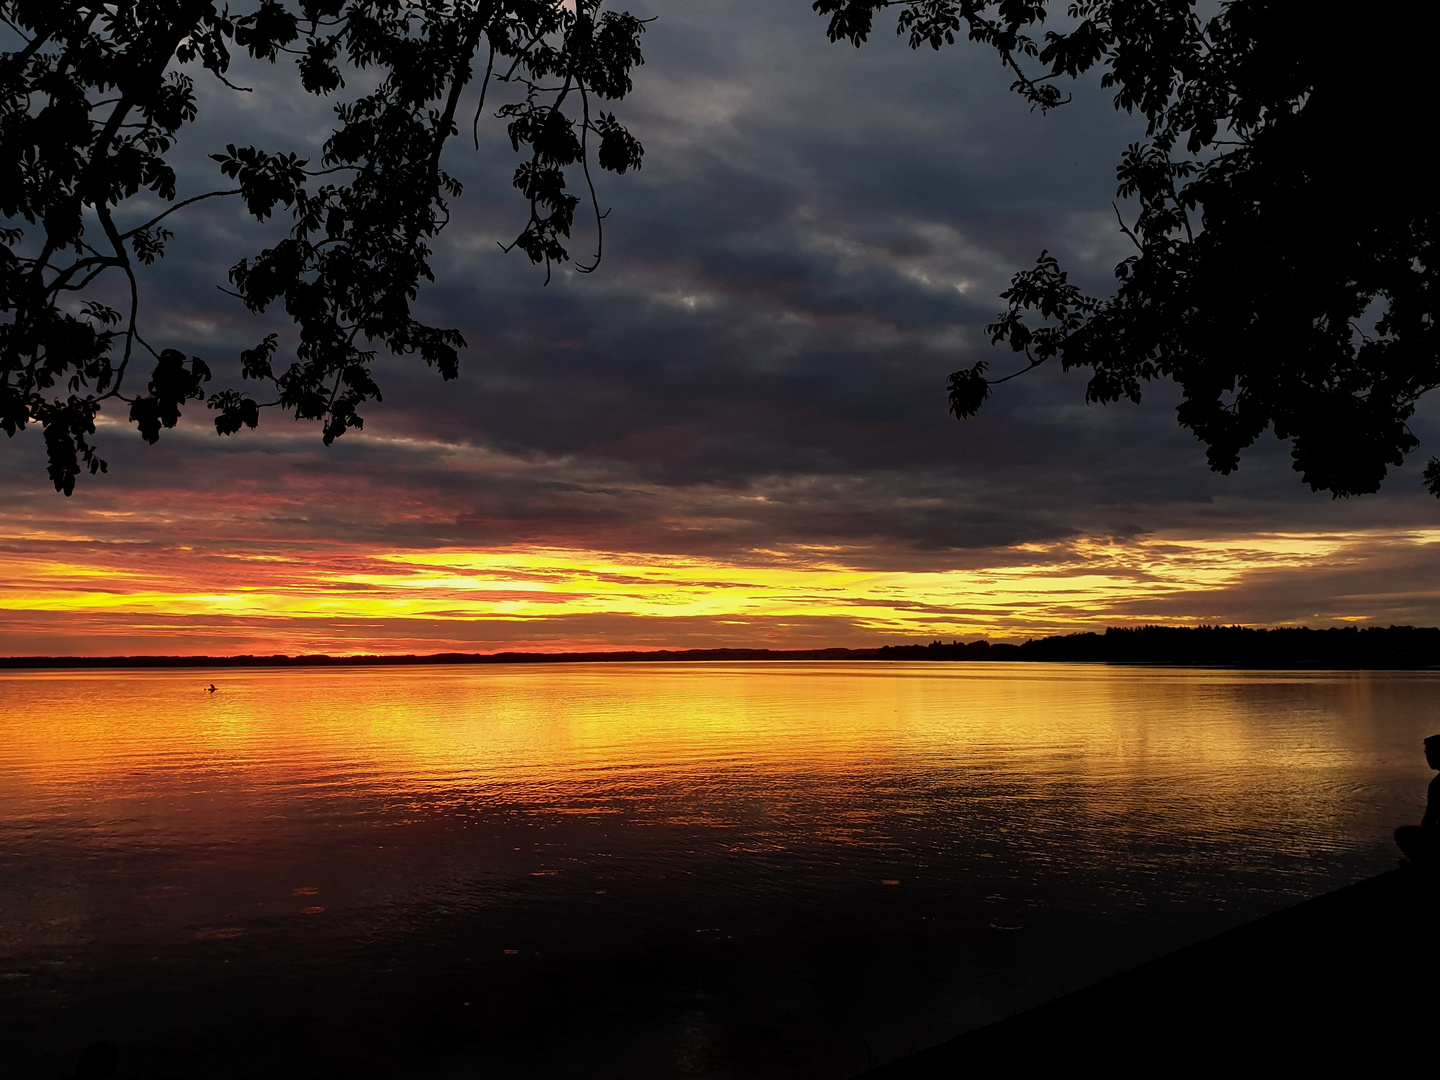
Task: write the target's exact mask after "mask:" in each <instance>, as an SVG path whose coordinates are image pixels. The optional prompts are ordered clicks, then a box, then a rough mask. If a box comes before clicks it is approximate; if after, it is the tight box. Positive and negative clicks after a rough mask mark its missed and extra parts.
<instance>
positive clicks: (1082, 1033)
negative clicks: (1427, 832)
mask: <svg viewBox="0 0 1440 1080" xmlns="http://www.w3.org/2000/svg"><path fill="white" fill-rule="evenodd" d="M1437 903H1440V876H1437V875H1436V874H1434V873H1430V872H1426V871H1423V870H1420V869H1419V868H1414V867H1411V868H1403V869H1400V870H1392V871H1390V872H1389V873H1386V874H1381V875H1380V876H1379V877H1374V878H1370V879H1368V880H1366V881H1360V882H1357V883H1356V884H1354V885H1349V886H1346V887H1345V888H1342V889H1338V890H1336V891H1335V892H1332V893H1327V894H1325V895H1323V896H1318V897H1316V898H1315V899H1313V900H1306V901H1304V902H1303V903H1300V904H1297V905H1295V906H1294V907H1290V908H1286V909H1284V910H1282V911H1277V912H1275V913H1274V914H1271V915H1266V916H1263V917H1262V918H1259V919H1256V920H1255V921H1253V922H1249V923H1245V924H1244V925H1242V926H1237V927H1235V928H1234V929H1232V930H1227V931H1225V932H1224V933H1221V934H1218V935H1216V936H1215V937H1212V938H1208V939H1206V940H1204V941H1200V942H1198V943H1196V944H1194V945H1191V946H1189V947H1187V948H1183V949H1180V950H1178V951H1176V952H1173V953H1169V954H1168V955H1165V956H1161V957H1159V958H1158V959H1155V960H1151V961H1149V962H1147V963H1144V964H1141V965H1140V966H1139V967H1136V968H1132V969H1131V970H1129V971H1126V972H1122V973H1121V974H1119V975H1114V976H1111V977H1110V978H1108V979H1102V980H1101V981H1100V982H1098V983H1094V984H1093V985H1091V986H1088V987H1085V988H1084V989H1082V990H1077V991H1075V992H1074V993H1071V994H1066V995H1065V996H1063V997H1060V998H1056V999H1055V1000H1053V1001H1049V1002H1046V1003H1045V1004H1043V1005H1037V1006H1036V1007H1034V1008H1032V1009H1027V1010H1025V1011H1024V1012H1020V1013H1017V1014H1015V1015H1014V1016H1010V1017H1007V1018H1006V1019H1004V1020H1000V1021H998V1022H996V1023H993V1024H988V1025H986V1026H984V1027H980V1028H976V1029H975V1030H973V1031H969V1032H966V1033H965V1034H963V1035H960V1036H958V1037H956V1038H954V1039H951V1040H950V1041H949V1042H945V1043H941V1044H939V1045H938V1046H932V1047H930V1048H929V1049H926V1050H920V1051H919V1052H917V1053H913V1054H911V1055H910V1056H908V1057H904V1058H901V1059H899V1060H897V1061H892V1062H890V1063H889V1064H887V1065H883V1066H881V1067H880V1068H878V1069H874V1070H871V1071H869V1072H866V1073H863V1074H861V1075H862V1077H863V1078H864V1080H932V1078H933V1080H939V1078H941V1077H946V1078H948V1077H959V1076H961V1075H965V1076H974V1075H982V1074H984V1073H986V1072H988V1071H994V1072H996V1073H997V1074H1010V1075H1026V1074H1028V1073H1030V1072H1032V1071H1034V1070H1036V1069H1047V1068H1056V1069H1062V1068H1063V1069H1065V1070H1066V1071H1074V1070H1075V1069H1076V1068H1077V1067H1079V1066H1081V1065H1091V1066H1097V1065H1099V1066H1103V1067H1104V1068H1106V1069H1107V1070H1108V1071H1110V1072H1112V1073H1114V1072H1117V1071H1118V1072H1119V1074H1120V1075H1148V1074H1151V1073H1152V1072H1157V1071H1158V1072H1160V1073H1170V1074H1173V1075H1181V1076H1194V1075H1201V1074H1202V1073H1203V1074H1206V1075H1209V1074H1212V1073H1213V1074H1217V1075H1235V1074H1238V1075H1256V1074H1258V1072H1259V1071H1260V1070H1262V1069H1264V1068H1267V1067H1273V1068H1275V1069H1278V1070H1280V1071H1279V1072H1278V1075H1296V1071H1297V1070H1298V1069H1301V1068H1306V1067H1315V1068H1317V1069H1318V1070H1319V1071H1320V1074H1321V1075H1325V1074H1328V1073H1331V1072H1332V1071H1333V1070H1335V1069H1337V1068H1342V1067H1345V1066H1346V1065H1355V1064H1360V1063H1363V1066H1364V1070H1363V1071H1364V1072H1380V1073H1382V1074H1383V1073H1384V1072H1385V1071H1387V1069H1390V1068H1393V1067H1395V1066H1397V1065H1403V1064H1407V1063H1419V1062H1422V1061H1423V1060H1426V1059H1425V1058H1424V1057H1423V1056H1422V1055H1423V1054H1424V1053H1425V1051H1424V1050H1423V1049H1422V1048H1421V1047H1420V1046H1418V1045H1416V1044H1415V1043H1413V1042H1411V1041H1410V1040H1409V1039H1407V1038H1406V1037H1404V1036H1403V1035H1401V1034H1399V1033H1403V1032H1409V1031H1416V1032H1419V1031H1426V1030H1430V1026H1431V1023H1432V1013H1433V1010H1434V1002H1433V998H1432V997H1431V996H1430V995H1429V994H1428V993H1427V992H1426V988H1427V987H1428V986H1429V981H1430V980H1429V973H1428V965H1429V964H1431V963H1432V962H1433V961H1432V957H1431V956H1430V955H1429V953H1428V952H1427V951H1426V950H1427V948H1428V942H1429V941H1430V940H1431V938H1432V936H1433V926H1434V913H1435V911H1436V906H1437Z"/></svg>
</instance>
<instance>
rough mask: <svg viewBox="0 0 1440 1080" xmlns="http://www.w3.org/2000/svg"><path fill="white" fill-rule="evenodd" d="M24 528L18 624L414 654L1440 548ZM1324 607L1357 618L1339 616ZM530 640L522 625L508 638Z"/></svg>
mask: <svg viewBox="0 0 1440 1080" xmlns="http://www.w3.org/2000/svg"><path fill="white" fill-rule="evenodd" d="M27 539H29V538H27V537H11V538H9V541H10V542H9V543H8V545H7V547H8V548H9V550H7V551H4V552H0V613H4V614H5V615H6V616H8V617H9V618H10V619H11V620H12V621H18V620H20V619H23V617H24V615H25V613H27V612H28V613H45V614H46V615H48V616H51V617H53V618H55V619H58V620H60V621H59V623H57V624H56V625H63V624H64V621H65V619H66V618H67V617H73V618H76V619H82V618H86V617H101V616H103V617H104V618H106V619H107V620H109V623H108V624H107V625H109V626H110V627H111V629H110V631H108V632H109V633H111V634H112V635H115V636H123V634H124V629H125V625H126V624H127V623H133V624H134V626H136V627H137V628H147V627H148V628H149V629H150V631H158V632H159V633H160V635H161V636H162V637H164V636H166V632H165V631H164V629H163V628H164V626H165V625H166V620H175V619H181V620H188V621H190V623H191V624H192V625H205V624H207V623H210V622H217V621H218V622H224V621H229V622H235V621H240V622H243V621H245V620H264V621H266V623H267V624H268V625H269V626H270V627H271V628H272V631H273V627H274V626H275V625H276V624H277V623H281V624H289V625H290V626H292V628H293V630H294V633H293V634H288V635H287V634H281V635H280V636H279V638H278V640H280V641H281V642H282V643H283V644H285V645H286V646H287V647H290V648H294V647H295V642H297V641H301V642H302V643H303V640H304V639H305V638H306V633H307V631H306V629H305V627H306V625H307V624H311V623H316V622H318V621H322V620H329V621H334V620H361V621H366V620H368V621H374V622H384V623H385V624H386V625H388V626H390V627H392V637H395V638H396V641H395V643H393V644H387V641H386V639H385V637H384V635H383V634H379V635H376V634H370V635H362V637H363V640H356V641H355V642H354V643H353V644H349V645H348V646H347V644H346V643H345V642H344V641H341V642H339V643H338V644H339V645H340V648H339V649H337V648H335V645H336V644H337V642H335V641H333V640H332V641H329V643H328V644H327V645H326V648H327V649H328V651H349V652H377V651H378V652H386V651H415V644H414V642H415V635H412V634H410V633H407V632H404V631H395V630H393V628H394V627H406V626H410V627H416V628H418V627H421V626H428V627H441V628H443V627H445V626H451V627H456V628H463V627H468V629H467V632H466V633H465V634H464V635H461V636H464V637H466V638H467V639H468V640H472V641H478V640H483V634H482V635H480V636H477V634H476V633H475V629H476V627H477V626H483V625H487V624H488V625H492V626H499V625H501V624H510V625H511V627H512V630H513V628H514V627H516V626H520V627H524V626H526V625H530V626H533V627H534V628H536V629H537V630H539V629H541V628H542V627H543V626H544V625H545V624H547V623H550V622H553V621H555V620H557V619H560V618H562V617H563V618H564V619H566V620H569V621H570V622H572V623H573V622H575V621H576V620H577V619H580V620H583V619H586V618H591V619H595V618H615V617H623V618H631V619H643V620H650V621H652V622H653V623H654V632H653V638H654V644H653V645H651V646H649V647H664V646H665V645H666V644H672V642H667V640H666V638H665V626H666V623H667V620H689V621H695V620H700V621H704V622H706V623H708V624H711V625H714V626H716V627H720V628H723V627H724V626H726V625H733V627H734V632H733V634H732V640H730V641H718V640H717V641H716V642H715V643H717V644H734V645H744V644H753V643H763V644H770V645H772V646H773V645H775V644H776V641H775V640H767V641H765V642H754V641H752V640H751V635H749V634H748V633H747V628H748V627H753V626H754V625H755V624H757V623H760V622H768V623H771V624H777V625H783V624H784V622H785V621H786V620H812V621H817V620H818V621H821V622H823V621H826V620H833V621H835V622H836V624H837V625H839V624H840V623H844V624H845V625H847V626H850V627H852V628H854V632H855V633H860V634H865V635H870V636H871V637H872V638H873V639H875V640H876V641H880V640H894V639H896V638H901V637H908V638H911V639H914V638H915V637H918V636H932V637H947V638H948V637H960V636H963V637H967V638H970V637H976V636H985V637H990V638H993V639H1016V638H1023V637H1026V636H1032V635H1036V634H1046V633H1063V632H1068V631H1071V630H1076V629H1095V628H1098V627H1102V626H1105V625H1133V624H1140V623H1146V622H1157V621H1163V622H1167V623H1172V624H1180V625H1184V624H1187V623H1189V624H1194V623H1200V622H1205V621H1207V620H1208V621H1216V612H1217V611H1218V610H1220V608H1219V606H1218V605H1216V604H1215V603H1212V598H1214V597H1218V596H1220V595H1221V594H1223V593H1224V592H1225V590H1227V589H1231V588H1234V587H1235V586H1237V584H1238V583H1240V582H1242V581H1243V580H1245V579H1246V578H1247V577H1248V576H1253V575H1257V574H1261V575H1264V574H1271V575H1276V574H1280V575H1283V574H1304V573H1306V572H1307V571H1308V570H1310V569H1312V568H1315V567H1319V566H1325V567H1331V568H1333V567H1335V566H1340V565H1343V564H1344V563H1345V562H1346V561H1347V560H1360V559H1363V558H1365V557H1366V554H1365V553H1366V552H1368V551H1371V550H1372V549H1373V548H1374V547H1375V546H1376V545H1377V544H1378V545H1381V546H1388V547H1389V548H1396V547H1399V548H1405V549H1415V548H1428V547H1430V546H1433V545H1435V544H1437V543H1440V530H1428V531H1414V530H1411V531H1406V532H1388V533H1376V532H1371V533H1342V534H1299V533H1295V534H1287V533H1274V534H1264V535H1258V536H1244V537H1237V538H1232V539H1196V538H1188V537H1167V536H1148V537H1140V538H1135V539H1130V540H1123V541H1122V540H1114V539H1107V540H1098V539H1090V540H1078V541H1071V542H1066V543H1056V544H1048V545H1040V544H1027V545H1019V546H1016V547H1013V548H1007V549H997V550H992V551H990V552H987V553H985V555H986V556H987V557H986V558H983V559H977V561H978V563H979V565H975V566H970V567H965V568H958V569H945V570H909V569H903V568H900V569H889V568H882V569H876V568H867V567H866V566H864V565H863V564H862V560H861V557H860V555H861V553H858V552H853V551H847V550H845V549H842V548H833V547H829V548H795V549H791V550H785V551H766V552H751V553H747V558H744V559H735V560H722V559H716V558H702V557H695V556H683V555H667V554H648V553H617V552H603V551H589V550H584V549H578V548H567V547H558V546H556V547H519V546H512V547H501V548H495V549H491V550H468V549H455V548H451V549H438V550H436V549H431V550H413V549H411V550H405V549H397V550H386V551H374V550H366V549H363V548H360V547H357V546H353V545H343V544H335V543H309V544H295V545H290V546H288V547H287V546H283V545H270V547H269V550H262V551H253V550H243V549H242V550H231V549H227V548H223V547H218V546H215V547H208V548H190V547H170V548H157V547H153V546H149V547H147V546H143V545H141V546H137V545H133V544H115V545H111V544H104V543H94V542H91V543H72V544H67V545H57V544H55V543H53V542H46V543H44V544H43V546H44V547H45V549H46V550H45V552H44V554H43V556H41V555H40V554H38V553H37V554H36V555H35V556H31V557H27V556H26V555H25V554H24V551H25V547H26V544H25V541H26V540H27ZM37 546H40V545H39V544H37ZM67 554H70V557H67ZM856 564H860V565H856ZM1329 618H1330V620H1331V621H1346V620H1347V619H1348V620H1349V621H1357V617H1356V616H1354V615H1353V614H1351V615H1348V616H1347V615H1346V613H1344V612H1339V613H1337V614H1335V615H1332V616H1329ZM1361 621H1363V620H1361ZM171 636H173V640H174V651H177V652H187V651H188V652H203V651H206V650H205V648H193V647H190V646H189V645H188V644H187V641H186V635H185V634H184V633H182V632H180V631H178V630H177V631H174V632H173V634H172V635H171ZM419 636H420V637H422V638H424V637H428V638H432V639H433V638H435V634H434V633H427V634H422V635H419ZM443 636H444V635H443V634H442V635H441V637H443ZM541 636H542V637H543V636H544V635H543V634H542V635H541ZM721 636H722V637H723V636H724V635H723V633H722V634H721ZM781 636H782V637H783V634H782V635H781ZM852 636H853V634H852ZM772 638H773V635H772ZM401 639H403V640H401ZM525 639H526V635H525V634H523V633H522V634H520V637H519V638H517V637H516V634H515V633H514V632H510V633H507V634H505V635H503V636H502V638H501V639H500V646H499V647H506V646H505V642H509V641H516V640H525ZM437 640H438V639H437ZM550 640H551V642H552V643H551V645H550V646H549V647H551V648H557V647H558V648H566V647H569V648H579V649H586V648H596V647H606V646H607V644H608V645H610V647H615V646H614V645H613V643H611V642H609V640H608V639H607V638H606V636H605V635H604V634H600V633H595V632H593V631H592V632H590V633H589V634H588V635H587V634H586V633H583V632H582V633H580V634H578V635H571V636H570V637H568V638H564V639H562V640H555V639H554V638H553V636H552V637H551V639H550ZM309 647H313V646H309ZM442 647H443V645H437V646H436V647H435V648H434V649H432V650H431V651H440V650H441V648H442ZM780 647H783V645H781V646H780ZM804 647H810V646H809V645H806V646H804ZM9 651H11V652H12V653H13V652H15V650H14V649H13V648H12V649H11V650H9ZM30 651H32V652H37V653H38V652H43V651H44V649H43V648H40V649H32V650H30ZM150 651H154V650H153V649H152V650H150ZM269 651H276V650H274V649H271V650H269Z"/></svg>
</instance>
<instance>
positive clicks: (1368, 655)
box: [0, 626, 1440, 670]
mask: <svg viewBox="0 0 1440 1080" xmlns="http://www.w3.org/2000/svg"><path fill="white" fill-rule="evenodd" d="M727 660H729V661H734V660H989V661H995V660H1004V661H1018V662H1031V663H1036V662H1039V663H1100V664H1159V665H1179V666H1185V665H1191V666H1202V667H1235V668H1284V669H1296V670H1305V669H1340V670H1354V669H1370V670H1422V669H1427V668H1437V667H1440V627H1433V626H1430V627H1416V626H1387V627H1381V626H1374V627H1365V628H1363V629H1362V628H1358V627H1353V626H1349V627H1331V628H1328V629H1324V630H1312V629H1310V628H1308V627H1280V628H1277V629H1273V630H1264V629H1255V628H1252V627H1245V626H1198V627H1177V626H1142V627H1136V628H1128V627H1123V628H1122V627H1111V628H1110V629H1108V630H1106V631H1105V632H1104V633H1103V634H1097V633H1090V632H1085V633H1077V634H1066V635H1063V636H1054V637H1046V638H1032V639H1031V640H1029V641H1026V642H1024V643H1023V644H1020V645H1013V644H1008V643H998V644H991V643H990V642H988V641H973V642H968V643H966V642H959V641H951V642H942V641H932V642H929V643H928V644H924V645H921V644H915V645H885V646H881V647H878V648H871V649H839V648H835V649H631V650H609V651H592V652H498V653H434V654H431V655H416V654H405V655H396V656H387V655H357V656H328V655H324V654H310V655H303V656H285V655H280V654H276V655H274V656H255V655H249V654H247V655H242V656H7V657H0V669H15V668H112V667H113V668H212V667H240V668H243V667H394V666H406V665H413V664H576V663H623V662H631V663H633V662H636V661H642V662H657V663H676V662H685V663H693V662H704V661H727Z"/></svg>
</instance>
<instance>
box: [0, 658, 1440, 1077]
mask: <svg viewBox="0 0 1440 1080" xmlns="http://www.w3.org/2000/svg"><path fill="white" fill-rule="evenodd" d="M212 678H213V679H214V681H215V682H216V683H217V685H218V686H219V687H220V692H219V693H217V694H214V695H209V694H206V693H204V692H203V691H202V689H201V688H202V687H203V686H204V685H205V684H206V683H208V682H209V681H210V680H211V679H212ZM1437 690H1440V676H1437V675H1436V674H1425V673H1327V674H1304V673H1299V674H1297V673H1267V672H1222V671H1191V670H1173V669H1170V670H1167V669H1148V670H1146V669H1120V668H1099V667H1082V666H1067V665H1021V664H1013V665H986V664H975V663H971V664H954V665H950V664H935V663H932V664H924V663H922V664H896V663H889V664H880V663H825V664H811V663H755V664H733V665H726V664H703V665H639V664H637V665H596V666H535V667H529V666H527V667H480V668H455V667H445V668H409V669H383V670H364V669H359V670H354V669H352V670H345V671H333V670H331V671H311V670H299V671H297V670H284V671H265V670H248V671H234V670H226V671H216V672H191V671H183V672H168V671H166V672H85V673H77V672H63V673H9V674H4V675H0V1074H3V1075H4V1076H7V1077H49V1076H58V1075H61V1074H63V1073H65V1072H68V1071H69V1070H70V1069H71V1068H73V1066H74V1064H75V1061H76V1059H77V1058H78V1055H79V1051H80V1049H81V1048H82V1047H83V1046H84V1045H85V1044H86V1043H88V1042H90V1041H93V1040H96V1039H102V1038H103V1039H109V1040H111V1041H114V1042H115V1043H117V1044H119V1046H120V1047H121V1054H122V1057H121V1062H122V1068H121V1075H122V1076H176V1077H178V1076H187V1077H200V1076H203V1077H226V1076H247V1077H248V1076H297V1077H298V1076H307V1077H317V1076H320V1077H323V1076H342V1075H343V1076H416V1077H432V1076H437V1077H439V1076H466V1077H471V1076H473V1077H587V1078H590V1077H596V1078H600V1077H650V1076H654V1077H736V1078H763V1077H817V1078H839V1077H845V1076H848V1075H850V1074H852V1073H854V1072H855V1071H857V1070H859V1069H861V1068H863V1067H864V1066H865V1065H866V1064H867V1063H868V1062H876V1063H878V1062H880V1061H884V1060H888V1059H890V1058H893V1057H895V1056H897V1055H900V1054H903V1053H905V1052H906V1051H908V1050H909V1049H911V1048H917V1047H920V1046H923V1045H926V1044H929V1043H933V1042H936V1041H938V1040H940V1039H943V1038H947V1037H949V1036H950V1035H953V1034H956V1033H957V1032H959V1031H961V1030H962V1029H965V1028H968V1027H972V1026H974V1025H977V1024H981V1023H984V1022H987V1021H989V1020H992V1019H995V1018H998V1017H1000V1016H1003V1015H1005V1014H1008V1013H1010V1012H1013V1011H1015V1010H1017V1009H1020V1008H1023V1007H1026V1006H1028V1005H1031V1004H1034V1003H1036V1002H1038V1001H1040V1000H1043V999H1045V998H1048V997H1052V996H1054V995H1056V994H1058V993H1062V992H1064V991H1067V990H1070V989H1073V988H1075V987H1077V986H1079V985H1081V984H1084V983H1087V982H1090V981H1093V980H1094V979H1096V978H1098V977H1100V976H1102V975H1105V974H1108V973H1111V972H1113V971H1116V970H1119V969H1121V968H1124V967H1128V966H1130V965H1132V964H1134V963H1136V962H1138V961H1140V960H1142V959H1145V958H1147V957H1150V956H1154V955H1157V954H1159V953H1161V952H1164V951H1167V950H1169V949H1172V948H1174V947H1177V946H1179V945H1182V944H1185V943H1187V942H1189V941H1193V940H1195V939H1197V938H1199V937H1202V936H1205V935H1208V934H1210V933H1212V932H1214V931H1217V930H1219V929H1222V928H1224V927H1226V926H1230V925H1233V924H1235V923H1237V922H1240V921H1243V920H1245V919H1248V918H1251V917H1253V916H1255V915H1258V914H1260V913H1263V912H1265V911H1269V910H1273V909H1275V908H1278V907H1282V906H1285V905H1287V904H1289V903H1291V902H1293V901H1294V900H1296V899H1298V898H1300V897H1304V896H1309V895H1314V894H1317V893H1320V892H1323V891H1326V890H1328V889H1330V888H1332V887H1334V886H1336V885H1339V884H1342V883H1345V882H1349V881H1352V880H1355V879H1356V878H1359V877H1363V876H1366V875H1369V874H1371V873H1374V872H1377V871H1379V870H1383V869H1386V868H1388V867H1390V866H1393V865H1394V856H1393V853H1392V851H1391V850H1390V840H1389V832H1390V829H1391V828H1393V826H1394V825H1395V824H1396V823H1398V822H1399V821H1401V820H1410V819H1418V816H1419V813H1420V810H1421V807H1422V804H1423V799H1424V787H1425V782H1426V780H1427V778H1428V776H1429V775H1430V774H1429V772H1428V771H1427V770H1426V768H1425V765H1424V761H1423V757H1422V753H1421V748H1420V740H1421V738H1423V736H1425V735H1427V734H1431V733H1433V732H1436V731H1440V694H1437Z"/></svg>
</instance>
